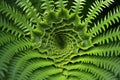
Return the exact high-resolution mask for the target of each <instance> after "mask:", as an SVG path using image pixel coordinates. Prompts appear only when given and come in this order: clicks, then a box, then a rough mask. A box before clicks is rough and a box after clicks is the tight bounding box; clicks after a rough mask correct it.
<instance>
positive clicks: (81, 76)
mask: <svg viewBox="0 0 120 80" xmlns="http://www.w3.org/2000/svg"><path fill="white" fill-rule="evenodd" d="M69 76H77V77H78V78H79V79H80V80H84V79H85V78H86V80H96V78H95V77H94V76H93V75H92V74H90V73H86V72H83V71H80V72H79V71H78V70H73V71H72V70H71V71H69Z"/></svg>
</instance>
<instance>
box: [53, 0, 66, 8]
mask: <svg viewBox="0 0 120 80" xmlns="http://www.w3.org/2000/svg"><path fill="white" fill-rule="evenodd" d="M67 2H68V1H67V0H58V1H57V2H56V3H55V4H56V5H57V7H58V8H60V9H63V8H65V7H66V6H67Z"/></svg>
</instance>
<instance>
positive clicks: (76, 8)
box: [72, 0, 85, 14]
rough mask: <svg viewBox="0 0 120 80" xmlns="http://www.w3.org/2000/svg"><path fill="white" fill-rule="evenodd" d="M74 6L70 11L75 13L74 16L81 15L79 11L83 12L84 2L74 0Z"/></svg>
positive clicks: (83, 0) (82, 0)
mask: <svg viewBox="0 0 120 80" xmlns="http://www.w3.org/2000/svg"><path fill="white" fill-rule="evenodd" d="M73 4H74V6H72V11H73V12H74V13H75V14H80V13H82V12H81V11H82V10H83V8H84V6H83V5H84V4H85V0H74V2H73Z"/></svg>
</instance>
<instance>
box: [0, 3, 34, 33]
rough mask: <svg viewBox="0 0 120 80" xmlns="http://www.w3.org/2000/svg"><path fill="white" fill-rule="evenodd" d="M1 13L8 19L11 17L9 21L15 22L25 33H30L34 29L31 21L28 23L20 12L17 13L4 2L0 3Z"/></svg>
mask: <svg viewBox="0 0 120 80" xmlns="http://www.w3.org/2000/svg"><path fill="white" fill-rule="evenodd" d="M0 12H1V13H2V14H6V17H9V20H13V21H14V23H15V24H16V25H17V26H19V28H20V29H21V30H23V31H24V32H27V33H28V32H30V31H32V29H33V27H31V24H30V23H29V21H27V20H26V18H25V17H24V16H23V15H22V14H21V13H20V12H19V11H17V10H16V9H15V8H13V7H11V6H10V5H9V4H7V3H6V2H4V1H2V2H1V3H0ZM18 16H19V17H18Z"/></svg>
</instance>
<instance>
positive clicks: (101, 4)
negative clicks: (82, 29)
mask: <svg viewBox="0 0 120 80" xmlns="http://www.w3.org/2000/svg"><path fill="white" fill-rule="evenodd" d="M112 2H113V0H100V1H95V2H94V3H93V5H92V6H91V7H90V8H89V12H88V14H87V18H85V19H86V20H85V23H92V21H91V20H92V19H95V18H96V17H97V15H99V13H100V12H101V11H103V8H105V7H109V6H110V4H112Z"/></svg>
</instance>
